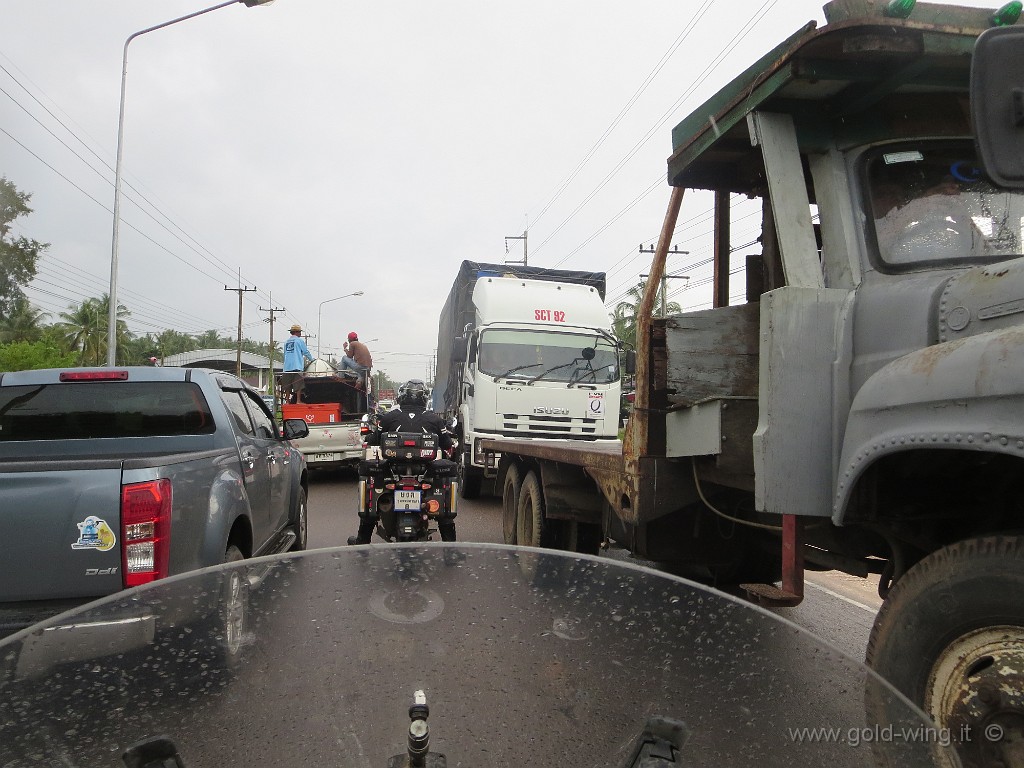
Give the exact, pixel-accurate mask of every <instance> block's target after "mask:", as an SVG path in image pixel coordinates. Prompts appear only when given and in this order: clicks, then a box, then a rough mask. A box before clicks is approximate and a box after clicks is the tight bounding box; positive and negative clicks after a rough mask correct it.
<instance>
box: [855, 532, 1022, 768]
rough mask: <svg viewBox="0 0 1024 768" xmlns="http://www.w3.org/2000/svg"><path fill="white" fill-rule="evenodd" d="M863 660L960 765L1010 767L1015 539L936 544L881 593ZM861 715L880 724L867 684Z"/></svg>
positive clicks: (1018, 572)
mask: <svg viewBox="0 0 1024 768" xmlns="http://www.w3.org/2000/svg"><path fill="white" fill-rule="evenodd" d="M867 663H868V665H869V666H871V667H872V668H873V669H874V670H875V671H876V672H878V673H879V674H880V675H881V676H882V677H884V678H885V679H886V680H888V681H889V682H890V683H892V684H893V685H894V686H895V687H896V688H897V689H899V690H900V691H901V692H902V693H904V694H905V695H906V696H907V697H908V698H910V699H911V700H912V701H913V702H915V703H916V704H918V705H919V706H920V707H921V708H922V709H923V710H924V711H925V712H927V713H928V714H929V715H930V716H931V717H932V719H933V720H934V721H935V723H936V725H937V726H938V727H939V728H940V729H948V731H944V732H946V733H949V734H950V735H951V738H952V740H953V744H954V745H955V746H956V748H957V752H958V754H959V756H960V759H961V761H962V762H963V765H965V766H982V765H1001V764H1006V765H1010V764H1012V763H1013V758H1012V755H1013V754H1019V753H1016V752H1013V751H1012V750H1013V749H1014V748H1015V745H1019V744H1020V743H1021V740H1022V739H1024V687H1022V686H1021V685H1020V680H1021V676H1022V675H1024V537H1021V536H988V537H984V538H975V539H967V540H966V541H961V542H957V543H956V544H952V545H950V546H948V547H944V548H943V549H940V550H938V551H936V552H933V553H932V554H931V555H929V556H928V557H926V558H925V559H924V560H922V561H921V562H919V563H918V564H917V565H915V566H914V567H913V568H911V569H910V570H909V571H908V572H907V574H906V575H905V576H904V577H903V578H902V579H900V580H899V581H898V582H897V583H896V585H895V586H894V587H893V589H892V591H891V592H890V593H889V596H888V598H887V599H886V601H885V603H884V604H883V605H882V609H881V610H880V611H879V612H878V616H877V617H876V619H875V624H874V627H873V628H872V630H871V638H870V640H869V642H868V651H867ZM867 704H868V714H869V716H872V717H874V718H876V722H877V721H879V720H881V721H882V722H883V724H884V723H885V722H886V721H887V719H888V713H887V704H888V701H887V700H886V699H885V698H884V695H883V694H881V693H880V692H879V691H877V690H874V689H873V688H872V687H871V686H869V688H868V693H867Z"/></svg>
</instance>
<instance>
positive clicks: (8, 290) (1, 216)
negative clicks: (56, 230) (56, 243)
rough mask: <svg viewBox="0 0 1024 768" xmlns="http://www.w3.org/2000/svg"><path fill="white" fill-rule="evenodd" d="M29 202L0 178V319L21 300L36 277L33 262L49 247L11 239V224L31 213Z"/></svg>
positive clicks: (29, 197)
mask: <svg viewBox="0 0 1024 768" xmlns="http://www.w3.org/2000/svg"><path fill="white" fill-rule="evenodd" d="M30 199H31V195H28V194H26V193H24V192H19V191H18V189H17V187H15V186H14V185H13V184H12V183H11V182H9V181H8V180H7V178H6V177H4V176H0V317H4V318H6V317H10V315H11V314H12V313H13V312H14V310H15V308H16V307H17V305H18V302H19V300H21V299H24V298H25V292H24V291H23V290H22V287H23V286H25V285H28V283H29V282H30V281H31V280H32V278H34V277H35V276H36V261H38V259H39V256H40V254H42V253H43V252H44V251H45V250H46V249H47V248H48V247H49V243H40V242H38V241H36V240H29V239H28V238H26V237H12V236H11V224H13V223H14V221H15V220H17V219H19V218H20V217H22V216H27V215H28V214H30V213H32V209H31V208H29V207H28V201H29V200H30Z"/></svg>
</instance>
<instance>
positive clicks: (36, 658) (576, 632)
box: [0, 542, 1014, 768]
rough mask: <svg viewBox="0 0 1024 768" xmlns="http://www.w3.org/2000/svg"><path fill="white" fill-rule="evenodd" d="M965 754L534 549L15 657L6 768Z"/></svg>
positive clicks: (10, 661)
mask: <svg viewBox="0 0 1024 768" xmlns="http://www.w3.org/2000/svg"><path fill="white" fill-rule="evenodd" d="M230 581H235V582H240V583H241V584H243V585H247V586H246V588H245V589H240V590H228V589H226V588H225V585H226V584H227V583H229V582H230ZM214 597H216V598H217V599H219V600H220V601H221V605H220V608H219V610H217V611H215V612H214V614H213V616H221V617H222V621H223V622H231V623H232V625H233V626H234V627H235V628H236V629H237V630H238V633H236V634H234V635H233V636H232V637H233V639H235V640H237V639H239V638H240V639H241V653H240V654H239V655H238V658H237V660H236V662H235V664H234V666H233V667H231V668H229V667H227V666H226V665H222V664H220V663H218V662H217V661H216V659H217V658H218V657H219V656H223V654H219V655H218V654H217V653H216V652H215V651H216V649H217V648H218V647H220V646H221V645H223V644H224V643H226V642H228V641H229V638H228V636H227V635H228V633H226V632H225V631H224V627H223V626H220V627H218V626H217V623H216V622H214V621H207V622H205V623H203V624H201V625H196V626H183V625H182V624H180V623H179V620H178V619H177V618H175V617H176V616H177V615H178V614H176V613H174V612H173V611H172V610H171V609H170V607H171V606H173V605H175V604H176V603H177V602H179V601H180V600H183V599H184V600H193V601H197V602H202V601H207V600H210V599H211V598H214ZM142 618H146V619H148V621H149V622H150V626H151V628H152V631H151V633H150V634H149V635H148V636H146V635H145V634H143V633H139V635H138V637H137V641H138V645H137V647H136V648H134V649H126V647H125V642H124V640H125V637H126V636H127V635H128V634H130V632H131V629H130V628H131V627H132V626H135V625H134V624H133V622H135V621H137V620H140V619H142ZM104 633H107V635H109V636H110V639H111V644H110V646H109V648H107V650H104V645H103V643H101V642H100V639H101V638H102V637H103V634H104ZM114 641H116V642H114ZM83 647H89V648H91V649H92V652H91V656H88V657H86V656H85V655H84V654H83V653H82V652H81V649H82V648H83ZM69 649H74V650H75V651H76V654H75V655H73V656H69V654H68V650H69ZM115 649H116V650H115ZM418 692H421V693H418ZM410 704H411V705H412V706H411V707H410ZM428 708H429V709H428ZM428 713H429V720H428V717H427V716H428ZM428 722H429V724H430V728H429V732H428V729H427V723H428ZM960 736H961V734H958V733H952V734H949V733H945V732H944V731H942V730H941V729H939V728H937V727H936V726H935V725H934V724H932V723H931V721H930V720H928V719H927V717H926V716H925V715H924V713H922V712H921V711H920V710H918V709H916V708H915V707H914V706H913V705H912V704H910V703H909V702H908V701H907V700H906V699H905V698H904V697H902V696H901V695H900V694H899V693H897V692H896V691H895V689H893V688H892V687H890V686H889V685H888V684H887V683H885V682H884V681H883V680H881V679H880V678H879V677H877V676H876V675H875V674H874V673H873V672H872V671H870V670H869V669H868V668H866V667H865V666H863V665H862V664H861V663H859V662H857V661H854V660H852V659H850V658H848V657H846V656H844V655H843V654H841V653H840V652H838V651H836V650H835V649H833V648H830V647H829V646H827V645H825V644H824V643H823V642H822V641H821V640H819V639H818V638H816V637H814V636H813V635H811V634H810V633H808V632H806V631H805V630H803V629H801V628H799V627H797V626H796V625H794V624H792V623H790V622H788V621H785V620H783V619H780V618H779V617H777V616H775V615H774V614H771V613H769V612H767V611H765V610H763V609H761V608H758V607H755V606H752V605H750V604H747V603H744V602H741V601H739V600H737V599H736V598H733V597H731V596H729V595H726V594H724V593H721V592H715V591H712V590H710V589H708V588H706V587H703V586H700V585H698V584H695V583H692V582H688V581H685V580H683V579H680V578H678V577H675V576H669V575H666V574H663V573H660V572H657V571H653V570H650V569H647V568H643V567H640V566H636V565H632V564H629V563H626V562H622V561H618V560H612V559H609V558H597V557H590V556H585V555H575V554H572V553H563V552H555V551H547V550H538V549H532V548H517V547H507V546H499V545H482V544H466V543H461V542H460V543H458V544H446V543H433V544H430V545H423V544H418V543H410V544H394V545H392V546H389V547H341V548H337V549H322V550H315V551H311V552H305V553H295V554H291V555H286V556H273V557H268V558H255V559H252V560H245V561H242V562H238V563H232V564H226V565H224V566H218V567H216V568H210V569H204V570H202V571H197V572H193V573H191V574H186V575H183V576H178V577H173V578H169V579H164V580H162V581H157V582H154V583H152V584H148V585H145V586H143V587H137V588H134V589H131V590H128V591H126V592H124V593H121V594H118V595H114V596H111V597H109V598H105V599H103V600H101V601H99V602H96V603H93V604H91V605H88V606H85V607H84V608H82V609H80V610H78V611H76V612H74V613H69V614H65V615H63V616H58V617H55V618H53V619H51V620H49V621H48V622H46V623H44V624H40V625H37V626H35V627H32V628H30V629H27V630H24V631H22V632H20V633H19V634H17V635H13V636H11V637H10V638H8V639H6V640H4V641H2V642H0V766H18V767H19V768H20V767H22V766H25V767H26V768H34V766H52V765H73V766H76V768H92V766H113V765H115V764H118V765H120V764H124V765H128V766H132V767H133V768H134V767H136V766H150V765H161V766H164V765H169V766H175V765H178V766H181V765H185V766H189V767H190V768H197V767H200V768H201V767H203V766H209V767H212V766H218V768H219V767H226V768H230V767H232V766H239V767H242V766H244V767H245V768H249V767H250V766H253V765H274V766H284V767H286V768H287V767H288V766H305V765H323V766H360V767H361V768H365V767H369V768H384V766H386V765H394V766H397V765H429V766H438V765H444V764H445V762H442V758H446V759H447V761H451V763H452V765H462V766H481V767H482V766H499V765H530V766H552V767H554V766H566V765H578V766H588V767H589V766H610V767H615V768H619V767H622V768H632V767H634V766H640V765H644V766H659V767H667V766H671V765H687V766H749V765H758V766H764V767H766V768H767V767H769V766H787V767H788V766H794V765H799V766H824V765H828V766H830V768H845V766H865V765H877V764H883V765H891V766H909V767H913V766H932V765H934V764H936V763H938V764H941V765H948V766H955V765H958V764H959V763H958V762H957V755H956V753H955V752H954V749H955V748H959V747H961V746H967V747H970V746H971V745H970V744H967V745H964V744H961V743H959V742H958V739H959V738H960ZM977 739H978V740H979V741H981V740H982V737H981V735H980V734H979V735H977ZM1000 746H1005V748H1006V749H1007V750H1012V749H1013V748H1014V743H1012V739H1011V738H1010V737H1009V736H1008V737H1007V739H1006V741H1005V743H1002V744H1000V743H995V742H992V743H990V744H989V747H991V748H993V749H996V748H999V747H1000ZM993 755H994V757H996V758H998V757H999V755H998V754H997V753H993ZM1007 755H1009V753H1007ZM158 760H159V761H162V762H157V761H158ZM389 761H390V762H389ZM1004 762H1005V764H1006V765H1010V764H1013V763H1012V761H1011V760H1009V759H1007V760H1005V761H1004ZM988 764H989V765H991V764H994V763H992V762H988Z"/></svg>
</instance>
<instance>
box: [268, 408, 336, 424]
mask: <svg viewBox="0 0 1024 768" xmlns="http://www.w3.org/2000/svg"><path fill="white" fill-rule="evenodd" d="M281 416H282V417H284V418H286V419H305V420H306V423H307V424H337V423H338V422H340V421H341V406H339V405H338V404H337V403H327V404H321V405H310V404H309V403H296V404H295V405H291V404H285V405H282V406H281Z"/></svg>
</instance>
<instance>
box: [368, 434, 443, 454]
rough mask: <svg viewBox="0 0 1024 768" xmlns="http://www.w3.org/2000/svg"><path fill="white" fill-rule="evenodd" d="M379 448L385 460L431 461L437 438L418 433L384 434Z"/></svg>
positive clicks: (435, 449) (434, 452) (435, 451)
mask: <svg viewBox="0 0 1024 768" xmlns="http://www.w3.org/2000/svg"><path fill="white" fill-rule="evenodd" d="M380 447H381V453H382V454H383V455H384V458H386V459H401V460H417V459H433V458H434V457H435V456H436V454H437V437H436V436H434V435H426V434H422V433H418V432H385V433H384V434H383V435H381V438H380Z"/></svg>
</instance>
